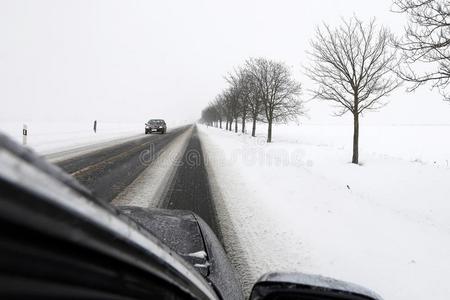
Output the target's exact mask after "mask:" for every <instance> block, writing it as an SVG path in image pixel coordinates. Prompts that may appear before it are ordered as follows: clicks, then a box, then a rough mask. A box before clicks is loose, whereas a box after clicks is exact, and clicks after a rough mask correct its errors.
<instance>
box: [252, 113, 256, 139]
mask: <svg viewBox="0 0 450 300" xmlns="http://www.w3.org/2000/svg"><path fill="white" fill-rule="evenodd" d="M252 136H256V117H253V126H252Z"/></svg>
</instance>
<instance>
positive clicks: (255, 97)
mask: <svg viewBox="0 0 450 300" xmlns="http://www.w3.org/2000/svg"><path fill="white" fill-rule="evenodd" d="M246 80H247V83H246V84H247V87H248V109H249V114H250V117H251V119H252V136H253V137H254V136H256V122H257V121H258V120H259V118H260V116H261V113H262V108H263V104H262V99H261V92H260V90H259V89H258V83H257V81H256V80H255V79H254V78H253V77H252V76H247V77H246Z"/></svg>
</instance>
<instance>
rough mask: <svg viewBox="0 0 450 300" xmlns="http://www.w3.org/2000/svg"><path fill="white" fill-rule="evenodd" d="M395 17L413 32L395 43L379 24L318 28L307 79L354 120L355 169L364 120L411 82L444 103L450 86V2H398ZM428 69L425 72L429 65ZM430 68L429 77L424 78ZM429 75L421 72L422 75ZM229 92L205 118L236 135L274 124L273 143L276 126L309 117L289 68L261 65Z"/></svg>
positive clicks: (236, 77)
mask: <svg viewBox="0 0 450 300" xmlns="http://www.w3.org/2000/svg"><path fill="white" fill-rule="evenodd" d="M394 8H395V9H394V11H395V12H398V13H405V14H407V15H408V20H409V21H408V26H407V28H406V30H405V34H404V36H403V37H401V38H395V37H394V36H393V35H392V34H391V33H390V31H389V30H388V29H387V28H385V27H382V26H381V27H380V26H377V25H376V23H375V20H372V21H370V22H367V23H365V22H363V21H361V20H360V19H358V18H357V17H353V18H351V19H349V20H343V21H342V23H341V25H339V26H337V27H330V26H329V25H326V24H324V25H322V26H319V27H317V29H316V34H315V37H314V39H313V40H312V41H311V50H310V51H309V52H308V54H309V58H310V60H311V63H310V64H309V65H308V66H307V67H305V71H306V72H305V73H306V75H307V76H308V77H309V78H310V79H311V80H312V81H313V83H314V84H315V85H314V87H313V88H312V89H311V92H312V93H313V96H314V98H317V99H321V100H324V101H329V102H331V103H334V104H335V105H336V108H337V110H336V115H337V116H342V115H344V114H346V113H347V112H350V113H351V114H352V116H353V128H354V129H353V155H352V162H353V163H355V164H357V163H358V162H359V146H358V145H359V128H360V126H359V121H360V120H359V119H360V116H361V115H362V114H363V113H365V112H368V111H372V110H378V109H380V108H381V107H383V106H384V105H385V104H386V101H385V98H386V96H388V95H389V94H390V93H391V92H392V91H394V90H395V89H396V88H397V87H399V86H400V84H401V83H403V82H404V81H407V82H410V83H412V84H411V86H409V87H408V89H407V91H413V90H415V89H417V88H418V87H419V86H421V85H423V84H425V83H431V85H432V87H433V88H437V89H439V91H440V92H441V93H442V94H443V97H444V99H445V100H450V96H449V94H447V93H446V89H447V87H448V86H449V85H450V48H449V47H450V1H449V0H394ZM424 65H425V66H424ZM424 67H425V68H426V71H423V69H424ZM421 68H422V71H420V69H421ZM227 81H228V83H229V87H228V88H227V89H226V90H225V91H223V92H222V93H221V94H220V95H219V96H218V97H217V99H216V100H215V101H214V102H213V103H211V104H210V105H209V106H208V108H206V109H205V110H204V111H203V113H202V119H203V121H205V122H207V123H210V124H218V125H217V126H220V127H222V120H226V129H228V130H232V127H231V126H232V124H233V122H234V125H235V131H236V132H237V130H238V127H237V124H238V120H241V123H242V132H244V130H245V122H246V120H247V119H248V118H250V119H251V120H252V124H253V127H252V135H253V136H255V127H256V122H257V121H265V122H267V123H268V134H267V136H268V137H267V141H268V142H271V140H272V124H273V122H278V121H286V120H289V119H292V118H295V117H296V116H298V115H300V114H302V113H303V112H304V109H303V102H302V101H300V100H299V95H300V92H301V86H300V84H299V83H297V82H296V81H295V80H294V79H293V78H292V76H291V73H290V71H289V69H288V68H287V67H286V65H284V64H283V63H278V62H273V61H271V60H267V59H263V58H259V59H249V60H247V62H246V63H245V65H244V66H243V67H241V68H239V69H238V71H236V72H235V73H233V74H231V75H229V76H228V77H227Z"/></svg>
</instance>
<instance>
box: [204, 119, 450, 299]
mask: <svg viewBox="0 0 450 300" xmlns="http://www.w3.org/2000/svg"><path fill="white" fill-rule="evenodd" d="M278 129H279V130H278V131H275V142H274V143H272V144H266V143H265V141H264V137H263V136H260V137H257V138H251V137H250V136H248V135H242V134H235V133H231V132H225V131H224V130H220V129H216V128H211V127H209V128H206V127H203V126H199V131H200V137H201V140H202V145H203V148H204V152H205V153H206V155H207V157H208V172H209V175H210V181H211V184H212V190H213V192H214V195H215V198H216V207H217V211H218V212H219V224H220V226H221V228H222V231H223V238H224V242H225V247H226V250H227V252H228V253H229V254H230V256H231V259H232V262H233V264H234V265H235V267H236V268H237V270H238V272H239V273H240V275H241V279H242V282H243V285H244V289H245V290H246V292H247V293H248V292H249V287H250V285H251V283H253V282H254V281H255V280H256V279H257V278H258V277H259V276H260V275H262V274H263V273H265V272H268V271H301V272H306V273H315V274H322V275H325V276H330V277H335V278H337V279H341V280H347V281H351V282H354V283H357V284H360V285H363V286H366V287H368V288H370V289H373V290H374V291H376V292H378V293H379V294H381V296H383V297H384V298H385V299H401V300H411V299H418V300H419V299H420V300H423V299H430V296H431V298H432V299H434V300H437V299H438V300H441V299H442V300H444V299H445V300H446V299H449V297H450V285H449V284H448V278H450V202H449V199H450V185H449V184H448V182H449V178H450V168H449V167H448V166H447V165H446V160H447V159H448V158H450V155H448V154H450V147H449V145H448V143H447V142H446V141H445V140H443V141H442V142H440V141H438V140H436V141H430V140H429V136H424V140H425V141H427V144H425V145H423V144H421V137H420V132H424V131H426V130H427V129H424V130H422V129H423V128H413V129H411V128H406V127H405V128H404V129H402V128H394V129H393V130H391V129H389V128H388V129H387V130H386V132H383V134H384V135H385V136H384V140H387V141H388V140H393V141H395V140H396V139H400V140H401V143H403V144H404V145H403V146H404V150H405V151H406V153H405V155H403V154H402V153H401V152H397V153H394V152H391V151H390V149H391V148H389V147H385V148H383V147H382V145H380V143H376V141H375V144H374V145H373V147H372V148H368V145H366V144H364V143H363V145H364V147H366V149H363V150H362V153H361V158H362V161H363V165H362V166H356V165H352V164H350V163H348V161H349V159H350V157H351V152H350V149H349V147H345V146H342V145H340V144H336V143H333V140H332V139H329V142H328V143H327V142H326V140H327V139H326V138H324V139H322V140H321V139H320V134H321V132H323V130H325V131H326V130H327V128H325V127H324V128H320V130H318V129H317V128H316V127H310V128H308V126H305V127H297V126H294V128H292V127H291V128H290V129H289V130H280V128H278ZM285 129H286V128H285ZM329 130H330V131H332V130H333V129H332V128H331V127H330V128H329ZM408 130H410V132H416V134H408ZM433 130H435V129H433ZM439 130H443V131H445V130H446V128H440V129H439ZM402 131H404V132H403V134H401V135H400V138H399V135H398V134H399V133H401V132H402ZM363 132H364V131H363ZM389 132H392V136H388V133H389ZM312 133H314V134H315V135H316V136H312V135H313V134H312ZM349 134H351V132H350V133H349ZM365 134H366V135H365V138H366V139H368V138H369V135H370V132H369V130H367V131H366V132H365ZM322 135H323V136H324V135H325V133H324V134H322ZM324 140H325V142H324ZM348 141H349V145H348V146H350V141H351V140H350V139H348ZM414 145H415V147H414ZM427 147H428V148H427ZM436 147H439V149H436ZM392 149H395V151H399V149H400V150H401V149H402V147H401V146H399V147H392ZM408 149H411V151H410V152H409V153H407V152H408ZM417 149H420V157H419V159H414V155H416V154H417V153H413V152H414V151H415V150H417ZM402 157H404V159H402ZM434 157H436V159H435V160H434Z"/></svg>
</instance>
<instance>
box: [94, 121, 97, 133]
mask: <svg viewBox="0 0 450 300" xmlns="http://www.w3.org/2000/svg"><path fill="white" fill-rule="evenodd" d="M94 133H97V120H95V121H94Z"/></svg>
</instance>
